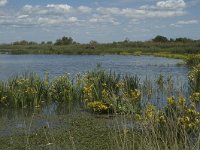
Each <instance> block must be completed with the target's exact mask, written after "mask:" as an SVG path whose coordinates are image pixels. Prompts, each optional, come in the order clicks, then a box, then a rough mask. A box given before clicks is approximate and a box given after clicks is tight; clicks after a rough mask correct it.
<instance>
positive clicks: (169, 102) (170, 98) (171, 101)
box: [167, 96, 175, 105]
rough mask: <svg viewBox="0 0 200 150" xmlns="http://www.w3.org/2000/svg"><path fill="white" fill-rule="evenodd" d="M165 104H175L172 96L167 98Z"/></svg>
mask: <svg viewBox="0 0 200 150" xmlns="http://www.w3.org/2000/svg"><path fill="white" fill-rule="evenodd" d="M167 102H168V104H169V105H174V104H175V98H174V96H172V97H169V98H167Z"/></svg>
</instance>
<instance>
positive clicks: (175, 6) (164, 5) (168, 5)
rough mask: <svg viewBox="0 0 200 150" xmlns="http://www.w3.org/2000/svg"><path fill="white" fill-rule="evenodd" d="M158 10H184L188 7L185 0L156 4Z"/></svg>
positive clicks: (169, 0)
mask: <svg viewBox="0 0 200 150" xmlns="http://www.w3.org/2000/svg"><path fill="white" fill-rule="evenodd" d="M156 6H157V8H161V9H182V8H185V7H186V3H185V2H184V0H166V1H159V2H157V3H156Z"/></svg>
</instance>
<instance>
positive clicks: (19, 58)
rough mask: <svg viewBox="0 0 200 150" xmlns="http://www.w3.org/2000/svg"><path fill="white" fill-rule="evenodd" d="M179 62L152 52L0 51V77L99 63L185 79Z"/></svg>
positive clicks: (80, 68)
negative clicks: (136, 53) (36, 53)
mask: <svg viewBox="0 0 200 150" xmlns="http://www.w3.org/2000/svg"><path fill="white" fill-rule="evenodd" d="M180 63H183V61H182V60H178V59H168V58H161V57H153V56H119V55H106V56H96V55H92V56H91V55H82V56H80V55H0V80H7V79H8V78H9V77H12V76H14V75H17V74H21V73H24V72H35V73H37V74H39V75H40V76H43V75H44V74H45V72H48V73H49V76H50V78H53V77H55V76H59V75H63V74H64V73H70V74H72V76H73V75H74V74H76V73H79V72H86V71H88V70H92V69H94V68H95V67H96V65H97V64H101V66H102V67H103V68H104V69H107V70H112V71H115V72H117V73H120V74H134V75H138V76H139V77H140V78H141V79H144V78H146V77H148V78H150V79H152V78H155V77H157V76H159V75H160V74H163V75H165V76H169V75H171V76H173V77H174V78H179V80H181V81H186V80H187V74H188V69H187V68H186V67H184V66H178V65H177V64H180Z"/></svg>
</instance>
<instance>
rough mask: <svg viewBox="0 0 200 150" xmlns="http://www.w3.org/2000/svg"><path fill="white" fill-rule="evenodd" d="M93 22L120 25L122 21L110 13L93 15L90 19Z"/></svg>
mask: <svg viewBox="0 0 200 150" xmlns="http://www.w3.org/2000/svg"><path fill="white" fill-rule="evenodd" d="M89 22H91V23H111V24H113V25H119V24H120V23H119V22H117V21H116V20H115V19H114V18H113V17H111V16H109V15H96V14H95V15H93V16H92V18H90V19H89Z"/></svg>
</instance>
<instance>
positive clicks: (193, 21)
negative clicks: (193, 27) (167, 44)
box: [176, 20, 199, 25]
mask: <svg viewBox="0 0 200 150" xmlns="http://www.w3.org/2000/svg"><path fill="white" fill-rule="evenodd" d="M198 23H199V21H198V20H181V21H178V22H177V23H176V24H179V25H188V24H198Z"/></svg>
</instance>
